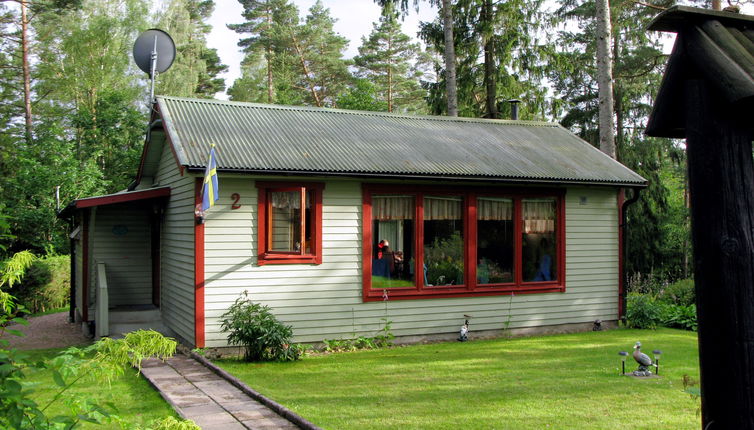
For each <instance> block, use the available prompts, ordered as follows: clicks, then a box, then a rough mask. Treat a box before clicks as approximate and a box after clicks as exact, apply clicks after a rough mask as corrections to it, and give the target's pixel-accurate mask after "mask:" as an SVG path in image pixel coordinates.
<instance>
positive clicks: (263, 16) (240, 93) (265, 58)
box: [228, 0, 299, 103]
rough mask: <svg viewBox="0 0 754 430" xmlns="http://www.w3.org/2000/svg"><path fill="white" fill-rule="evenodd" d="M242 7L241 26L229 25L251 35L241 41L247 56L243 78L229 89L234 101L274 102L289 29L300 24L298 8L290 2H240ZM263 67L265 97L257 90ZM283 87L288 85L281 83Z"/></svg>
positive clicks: (237, 30) (271, 0) (234, 29)
mask: <svg viewBox="0 0 754 430" xmlns="http://www.w3.org/2000/svg"><path fill="white" fill-rule="evenodd" d="M238 1H239V3H241V5H243V8H244V11H243V17H244V19H246V21H245V22H243V23H241V24H229V25H228V28H230V29H231V30H233V31H235V32H237V33H239V34H243V35H248V37H245V38H243V39H241V40H240V41H239V42H238V46H240V47H241V48H242V49H243V52H244V54H245V57H244V60H243V61H242V64H241V66H242V75H241V78H240V79H239V80H238V81H236V82H234V84H233V88H231V89H230V90H229V93H230V94H231V95H232V99H233V100H242V101H256V102H261V101H266V102H267V103H275V102H276V95H275V89H276V88H275V87H276V85H277V82H276V81H277V80H276V79H275V75H278V74H281V73H283V72H282V70H280V69H281V68H285V64H286V63H287V62H286V60H285V57H286V56H287V53H286V51H287V50H288V48H289V46H290V37H289V36H288V33H289V30H290V29H291V28H295V27H297V26H298V24H299V18H298V8H296V6H294V5H292V4H291V3H290V2H289V1H288V0H238ZM260 68H261V70H262V71H263V73H264V92H265V97H264V98H262V97H260V96H259V91H258V90H256V89H255V88H257V87H259V86H260V84H261V81H260V80H259V78H260ZM281 85H282V86H283V87H285V86H286V84H284V83H281Z"/></svg>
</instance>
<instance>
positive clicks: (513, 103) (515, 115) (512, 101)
mask: <svg viewBox="0 0 754 430" xmlns="http://www.w3.org/2000/svg"><path fill="white" fill-rule="evenodd" d="M508 103H510V104H511V119H512V120H517V119H518V104H519V103H521V100H516V99H510V100H508Z"/></svg>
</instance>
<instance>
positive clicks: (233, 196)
mask: <svg viewBox="0 0 754 430" xmlns="http://www.w3.org/2000/svg"><path fill="white" fill-rule="evenodd" d="M230 198H231V199H233V204H232V205H230V208H231V209H233V210H235V209H240V208H241V205H239V204H238V201H239V200H241V195H240V194H238V193H233V194H231V195H230Z"/></svg>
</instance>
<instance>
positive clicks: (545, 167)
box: [142, 97, 646, 186]
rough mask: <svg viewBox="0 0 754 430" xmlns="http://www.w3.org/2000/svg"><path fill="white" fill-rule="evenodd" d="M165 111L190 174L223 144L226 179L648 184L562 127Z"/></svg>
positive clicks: (253, 107) (211, 107)
mask: <svg viewBox="0 0 754 430" xmlns="http://www.w3.org/2000/svg"><path fill="white" fill-rule="evenodd" d="M157 105H158V111H159V114H160V116H161V118H162V120H163V122H164V129H165V131H166V134H167V135H168V138H169V141H170V142H171V143H172V145H173V150H174V153H175V156H176V158H177V161H178V164H180V165H181V166H185V167H187V168H188V169H190V170H199V169H203V168H204V166H205V164H206V162H207V154H208V153H209V149H210V146H211V145H212V144H215V145H216V157H217V165H218V170H219V171H220V172H258V173H288V174H322V175H346V176H379V177H384V176H392V177H413V178H418V177H421V178H448V179H460V180H463V179H477V180H478V179H484V180H492V181H509V182H546V183H564V182H565V183H594V184H611V185H626V186H643V185H645V184H646V180H645V179H644V178H642V177H641V176H639V175H638V174H636V173H634V172H633V171H631V170H630V169H628V168H626V167H625V166H623V165H622V164H620V163H618V162H617V161H615V160H613V159H612V158H610V157H608V156H606V155H605V154H603V153H602V152H600V151H599V150H597V149H596V148H594V147H593V146H591V145H590V144H589V143H587V142H585V141H584V140H582V139H580V138H579V137H577V136H576V135H574V134H573V133H571V132H569V131H568V130H566V129H565V128H563V127H561V126H560V125H558V124H551V123H544V122H532V121H506V120H486V119H470V118H450V117H431V116H406V115H395V114H387V113H375V112H362V111H346V110H339V109H321V108H312V107H291V106H281V105H267V104H254V103H240V102H227V101H218V100H206V99H188V98H177V97H158V98H157ZM147 152H148V151H146V150H145V154H147ZM142 165H144V163H142Z"/></svg>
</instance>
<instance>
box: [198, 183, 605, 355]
mask: <svg viewBox="0 0 754 430" xmlns="http://www.w3.org/2000/svg"><path fill="white" fill-rule="evenodd" d="M220 181H221V185H220V187H221V196H220V201H219V202H218V205H217V206H215V208H213V209H212V211H211V213H210V214H209V215H208V216H207V222H206V230H205V235H206V236H205V244H206V256H205V271H206V288H205V309H206V313H205V316H206V336H207V338H206V339H207V346H224V345H225V344H226V334H224V333H222V332H221V331H220V320H221V316H222V314H223V313H225V312H226V311H227V309H228V307H229V306H230V305H231V304H232V303H233V302H234V301H235V300H236V299H237V298H238V297H239V295H240V294H241V293H242V292H243V291H244V290H246V291H248V292H249V294H250V296H251V298H252V299H253V300H254V301H257V302H261V303H264V304H267V305H269V306H271V307H272V308H273V311H274V313H275V315H276V316H277V317H278V318H279V319H280V320H282V321H283V322H285V323H286V324H291V325H292V326H293V330H294V334H295V339H296V340H297V341H301V342H316V341H321V340H322V339H332V338H347V337H352V336H353V335H354V334H356V335H357V336H358V335H367V336H371V335H374V334H376V333H377V331H378V330H379V329H380V328H381V327H382V326H383V324H384V321H385V320H389V321H391V322H392V331H393V333H394V334H395V335H397V336H403V335H430V334H439V333H453V332H456V331H458V329H459V328H460V325H461V324H462V323H463V315H464V314H470V315H472V316H473V320H472V329H473V330H495V329H502V328H503V326H504V325H505V324H507V323H508V322H509V324H510V327H511V328H517V327H532V326H547V325H557V324H565V323H579V322H590V321H593V320H595V319H598V318H599V319H603V320H613V319H615V318H616V316H617V311H618V310H617V295H618V233H617V228H618V226H617V207H616V191H615V190H614V189H608V188H571V189H569V190H568V192H567V194H566V218H567V220H566V240H567V242H566V292H565V293H551V294H524V295H517V296H513V297H511V296H492V297H469V298H452V299H421V300H400V301H388V302H371V303H363V301H362V297H361V295H362V291H361V246H362V245H361V204H362V199H361V185H360V183H358V182H356V181H329V182H327V185H326V187H325V190H324V193H323V215H322V216H323V227H322V228H323V242H324V243H323V264H321V265H304V264H302V265H267V266H262V267H259V266H257V265H256V243H257V242H256V234H257V231H256V221H255V220H256V213H255V212H256V203H257V195H256V193H257V190H256V189H255V187H254V183H253V181H252V180H246V179H241V178H222V177H221V179H220ZM233 193H238V194H239V195H240V196H241V199H240V200H239V204H241V207H240V208H239V209H236V210H231V209H230V205H231V203H232V201H231V198H230V196H231V194H233ZM582 203H583V204H582Z"/></svg>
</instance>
